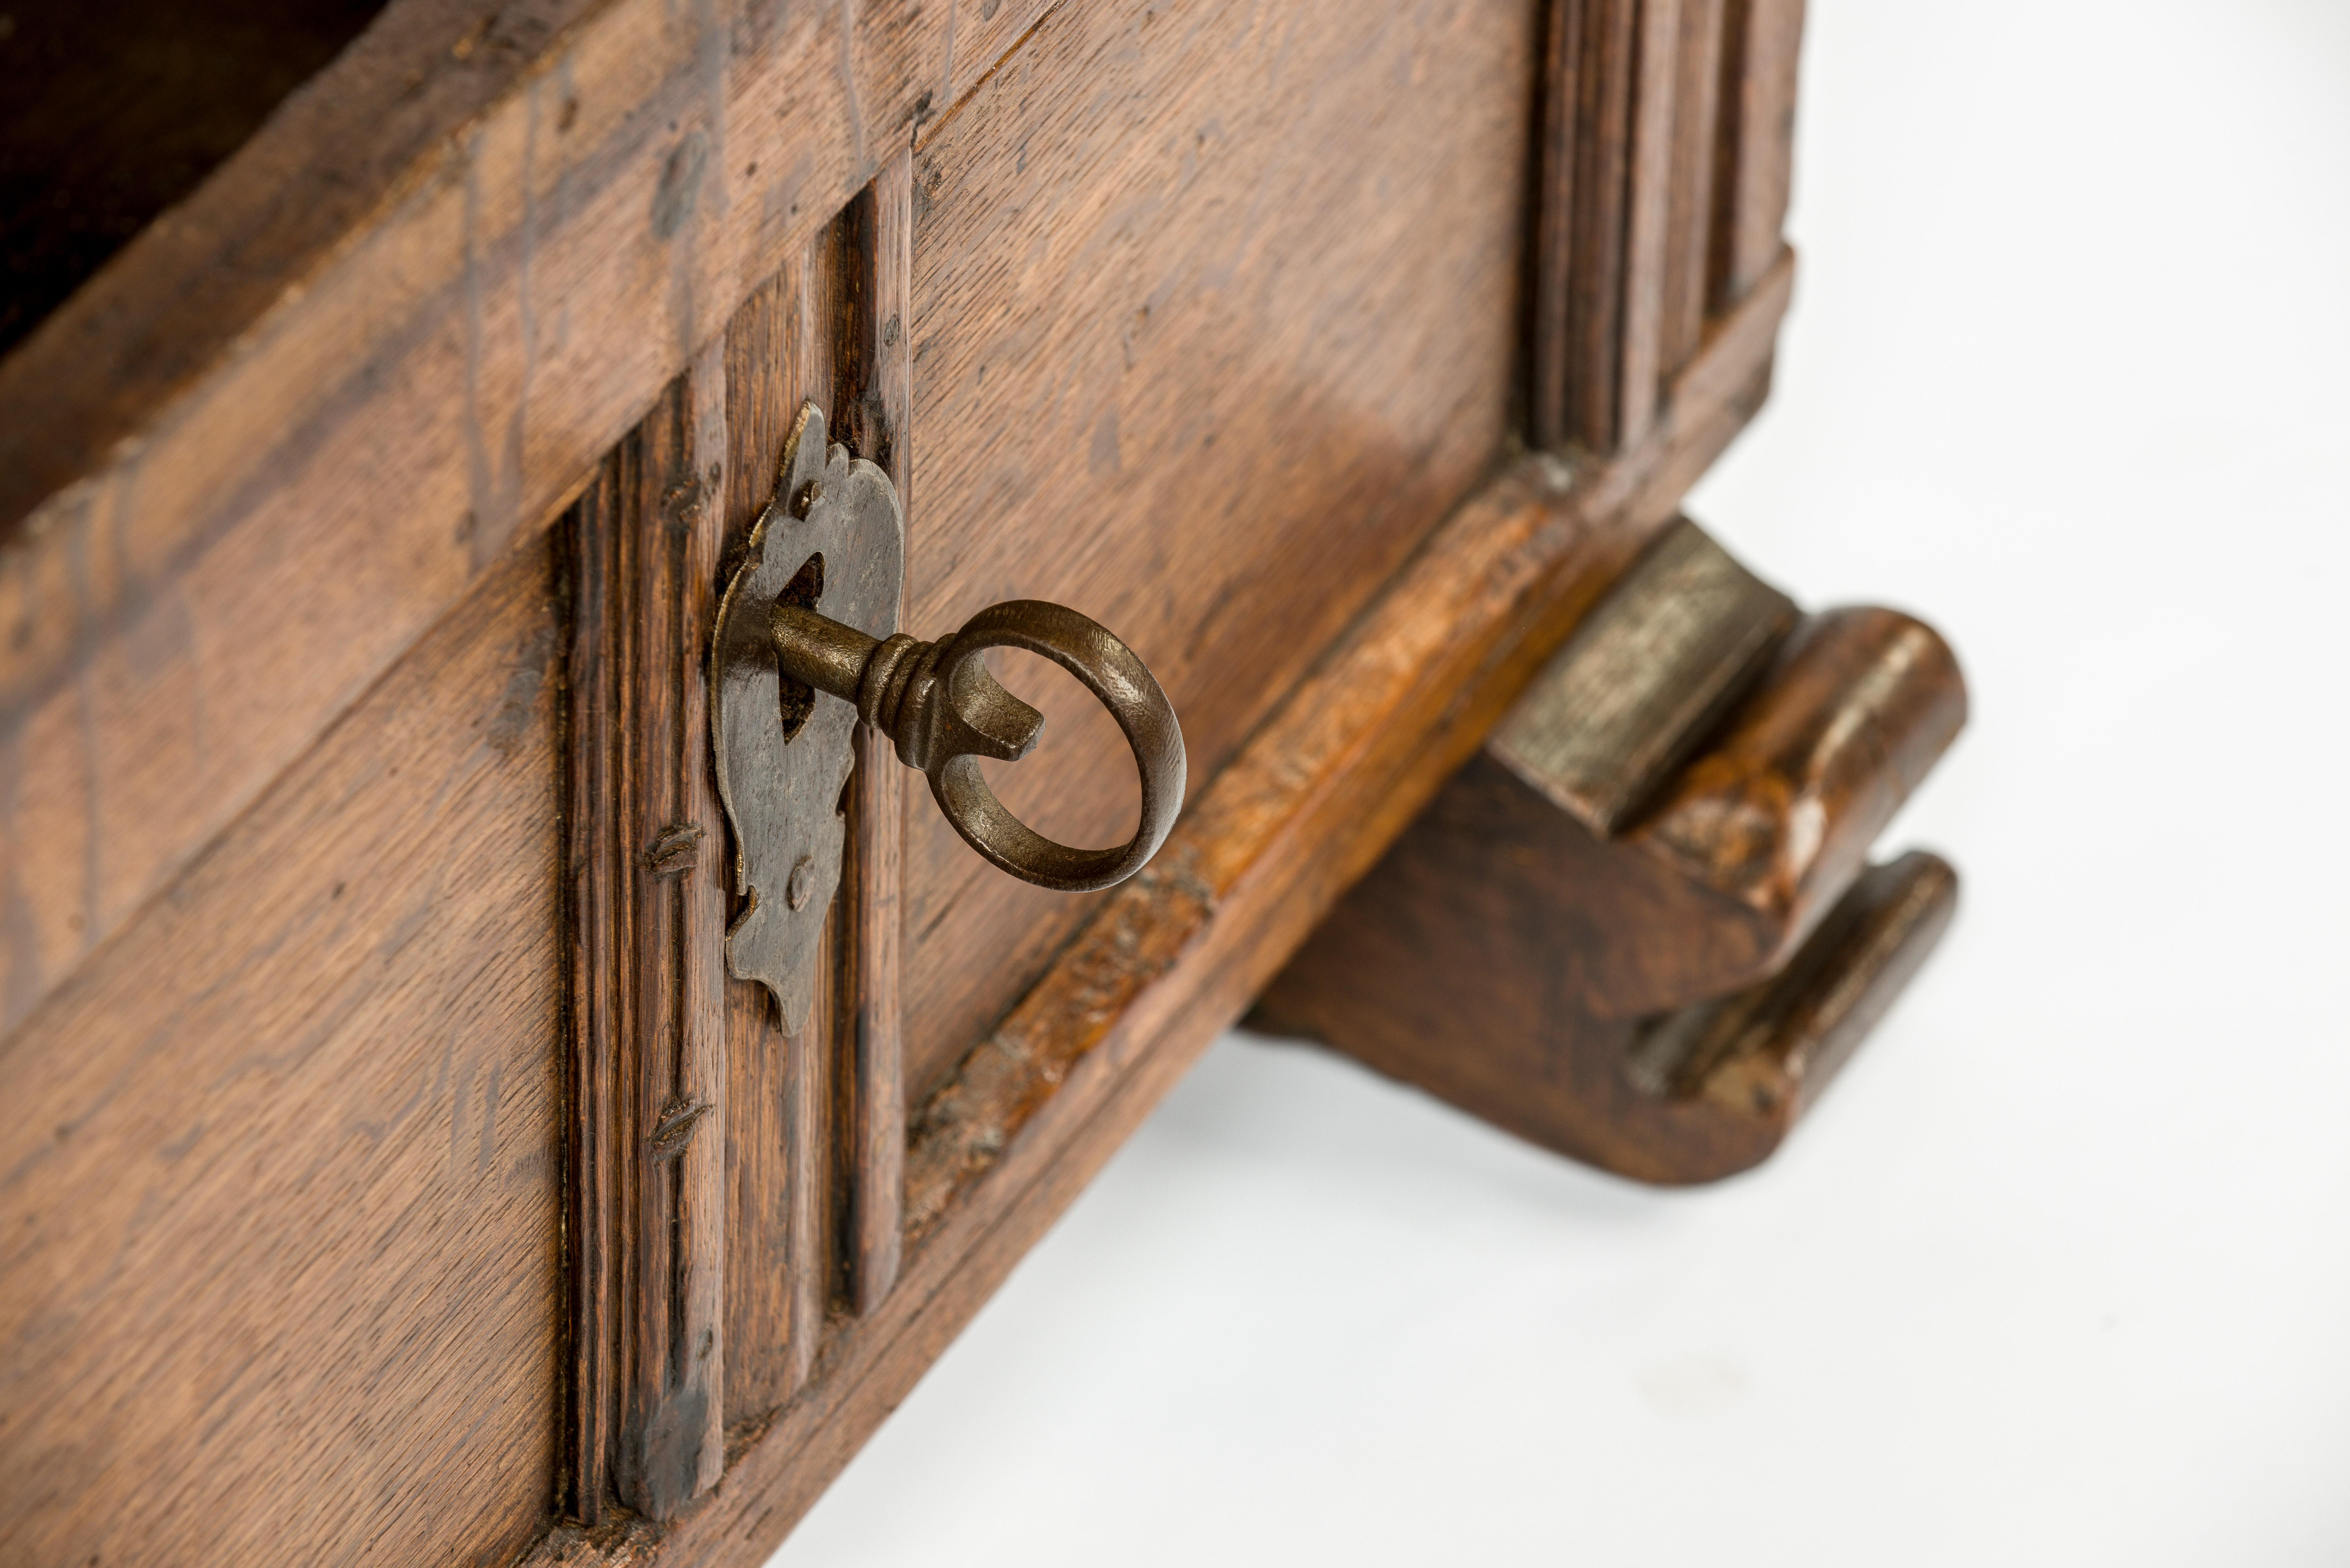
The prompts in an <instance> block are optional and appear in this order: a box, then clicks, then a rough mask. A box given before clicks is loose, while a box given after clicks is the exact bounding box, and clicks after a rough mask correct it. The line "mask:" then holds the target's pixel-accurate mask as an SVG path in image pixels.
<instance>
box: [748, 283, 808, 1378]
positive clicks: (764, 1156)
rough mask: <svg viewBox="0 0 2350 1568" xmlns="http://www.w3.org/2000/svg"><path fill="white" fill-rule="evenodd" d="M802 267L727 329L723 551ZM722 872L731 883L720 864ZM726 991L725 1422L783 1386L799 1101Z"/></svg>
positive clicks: (790, 406) (770, 415)
mask: <svg viewBox="0 0 2350 1568" xmlns="http://www.w3.org/2000/svg"><path fill="white" fill-rule="evenodd" d="M804 271H805V269H804V267H801V266H796V265H795V266H791V267H786V268H785V269H784V270H783V271H782V272H780V273H778V274H777V275H775V276H774V277H772V278H770V279H768V280H767V281H766V282H765V283H764V284H762V285H760V286H759V287H758V288H756V289H754V291H753V292H752V294H751V296H750V298H749V299H748V300H746V301H744V303H743V306H742V308H741V309H740V310H738V311H736V312H735V314H734V317H733V320H732V321H730V322H729V323H728V324H727V328H726V339H725V341H726V410H727V412H726V425H727V445H728V460H729V461H728V469H727V487H726V544H727V547H728V548H729V550H730V551H731V550H733V549H736V548H739V547H740V546H741V545H743V542H744V540H745V539H746V538H747V537H748V536H749V535H750V532H751V525H752V523H753V522H754V520H755V519H756V518H757V516H758V514H759V512H760V509H761V508H762V507H764V506H765V505H766V504H767V502H768V500H769V499H770V497H771V496H772V495H773V493H774V492H775V475H776V471H777V467H778V464H779V463H780V462H781V460H782V455H783V449H784V440H785V436H786V435H787V434H788V433H789V431H790V430H791V421H792V419H793V416H794V415H795V412H796V411H797V410H798V408H799V403H800V398H801V396H802V391H801V385H800V374H801V372H800V369H799V367H800V365H801V362H802V359H803V358H804V350H803V348H802V347H801V345H802V344H803V343H804V342H805V340H806V335H807V334H806V325H805V324H804V323H803V321H802V319H801V311H800V300H801V295H802V293H803V277H802V275H803V273H804ZM728 854H729V856H730V857H731V856H732V854H733V850H732V846H729V849H728ZM728 865H729V867H730V873H729V874H730V877H731V867H732V865H733V862H732V859H731V858H730V859H729V862H728ZM730 891H731V882H730ZM726 985H727V994H728V1014H729V1017H728V1027H727V1039H726V1054H727V1065H726V1072H727V1089H728V1096H729V1097H728V1102H727V1118H726V1192H727V1228H726V1242H727V1262H726V1345H727V1353H726V1410H727V1420H728V1422H729V1423H730V1424H733V1423H735V1422H740V1421H744V1420H752V1421H755V1420H758V1419H760V1418H761V1417H764V1416H765V1415H766V1414H767V1413H768V1412H770V1411H772V1410H774V1409H775V1408H776V1407H778V1406H780V1405H782V1404H783V1402H784V1401H785V1399H787V1398H788V1397H790V1395H791V1390H792V1388H793V1386H794V1381H793V1377H792V1367H791V1349H792V1345H793V1336H792V1312H791V1298H792V1277H791V1272H790V1267H789V1263H788V1262H787V1260H788V1259H789V1258H790V1256H791V1255H792V1254H791V1234H792V1226H791V1205H792V1199H793V1194H794V1191H795V1188H794V1184H793V1174H792V1172H793V1168H792V1163H791V1156H792V1151H793V1149H794V1148H795V1147H796V1146H795V1142H794V1139H795V1136H798V1137H805V1129H804V1128H803V1129H802V1130H801V1132H800V1133H799V1134H797V1135H795V1132H794V1130H793V1126H792V1120H793V1117H792V1112H793V1109H794V1107H795V1106H796V1105H797V1104H798V1100H799V1096H796V1095H795V1093H794V1092H793V1089H794V1085H793V1084H792V1083H791V1079H790V1069H791V1065H792V1063H791V1059H790V1050H789V1046H788V1044H787V1042H786V1041H785V1036H784V1033H783V1027H782V1024H781V1023H780V1021H778V1020H777V1018H776V1017H775V999H774V998H773V997H771V996H769V995H768V994H767V991H766V988H765V987H764V986H762V985H760V984H758V983H757V982H756V981H741V980H733V979H729V980H728V981H727V982H726ZM818 1005H819V1006H821V1005H822V1003H821V1002H819V1004H818Z"/></svg>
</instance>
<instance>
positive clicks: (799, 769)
mask: <svg viewBox="0 0 2350 1568" xmlns="http://www.w3.org/2000/svg"><path fill="white" fill-rule="evenodd" d="M904 560H905V520H904V517H903V515H902V514H900V512H899V507H898V492H897V490H896V488H895V487H894V486H893V485H891V484H890V483H889V475H888V474H886V473H884V472H882V471H881V470H880V469H879V468H877V467H875V466H874V465H873V464H872V463H869V462H866V461H865V460H864V459H862V458H856V457H851V456H850V455H849V454H848V449H847V448H846V447H842V446H833V445H829V444H828V443H827V440H826V434H825V422H824V414H823V413H822V411H821V410H818V409H817V408H816V406H815V405H814V404H812V403H811V404H806V405H804V406H803V407H802V408H801V410H800V415H799V419H798V421H797V422H796V423H795V424H794V426H793V428H792V433H791V438H790V439H789V440H788V441H786V442H785V446H784V460H783V478H782V481H781V483H780V484H779V485H778V487H777V489H776V492H775V498H774V499H773V500H772V501H770V502H769V503H768V504H767V507H766V510H765V511H764V512H763V513H761V514H759V520H758V522H757V523H756V524H754V525H753V527H752V530H751V538H750V543H749V545H748V546H747V548H746V551H745V554H744V556H743V562H742V564H741V566H738V567H736V568H735V571H734V574H733V579H732V580H731V581H729V582H728V584H727V585H726V596H725V597H724V598H723V600H721V601H720V604H719V607H718V630H717V636H716V638H715V639H714V641H713V642H712V648H711V656H710V662H711V681H710V683H711V690H712V692H713V694H714V697H715V701H713V702H712V705H711V729H712V742H713V744H714V747H715V750H716V752H717V762H718V796H719V799H720V800H721V801H722V802H723V804H724V805H725V808H726V820H727V825H728V826H730V827H732V828H733V834H734V890H735V891H736V892H737V893H739V894H741V895H743V898H744V899H745V902H744V904H743V911H742V913H741V914H740V915H739V916H737V917H736V919H735V920H734V924H733V928H732V929H729V930H728V931H727V933H726V967H727V968H728V970H730V971H732V972H733V974H734V976H735V977H736V978H737V979H739V980H755V981H760V982H762V983H763V984H764V985H765V986H766V988H767V989H768V990H769V991H771V992H774V993H775V1002H776V1004H777V1005H778V1006H779V1007H780V1008H781V1009H782V1011H783V1023H784V1027H785V1029H786V1030H788V1031H790V1032H791V1033H798V1032H799V1031H800V1030H801V1029H802V1028H804V1027H805V1026H806V1023H807V1018H808V1010H809V1009H810V1008H811V1007H812V1006H814V1005H815V1002H816V945H817V943H818V941H819V940H821V938H822V937H823V935H824V929H825V922H826V919H827V912H828V911H829V909H830V908H831V904H832V895H833V891H834V889H835V888H837V887H838V886H839V885H840V867H841V856H842V851H843V848H844V846H845V843H846V839H847V823H846V822H845V821H844V819H843V818H842V815H841V803H842V797H841V792H842V789H843V787H844V786H845V785H846V784H847V782H848V774H849V769H850V767H851V766H852V764H853V762H854V754H853V752H852V749H851V746H850V738H851V735H852V733H853V732H854V731H855V729H856V727H857V711H856V709H855V708H853V707H852V706H850V705H849V704H848V703H847V702H843V701H837V700H836V699H834V698H831V697H827V696H825V695H823V694H821V693H818V692H816V691H811V690H809V688H807V687H806V686H803V685H801V684H800V683H799V682H797V681H793V682H790V685H789V689H788V690H787V689H786V686H785V680H784V678H783V675H782V673H781V671H780V670H778V668H777V666H776V661H775V639H774V634H773V632H772V631H771V630H770V627H769V612H770V610H771V608H772V607H773V606H774V605H775V601H776V600H777V599H779V598H782V597H785V595H786V594H789V595H790V597H791V598H792V601H793V602H795V603H799V604H804V605H806V606H807V607H809V608H811V609H816V610H819V611H821V612H822V613H824V614H825V615H827V616H830V617H831V618H833V619H835V620H837V621H839V622H841V623H842V624H843V625H846V626H853V627H855V628H857V629H858V630H859V631H862V632H864V633H866V634H867V635H868V636H869V637H875V638H886V637H888V636H889V635H890V634H891V633H893V632H895V631H896V630H897V629H898V617H899V613H900V607H901V605H900V601H901V598H902V596H903V593H904V583H905V572H904ZM804 574H805V575H804ZM811 590H813V591H812V592H811Z"/></svg>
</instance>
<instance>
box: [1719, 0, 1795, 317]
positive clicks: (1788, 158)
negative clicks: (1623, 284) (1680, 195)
mask: <svg viewBox="0 0 2350 1568" xmlns="http://www.w3.org/2000/svg"><path fill="white" fill-rule="evenodd" d="M1803 35H1804V0H1729V8H1728V16H1727V20H1726V26H1725V27H1724V30H1723V46H1722V89H1721V130H1720V141H1719V148H1720V151H1719V156H1720V164H1719V166H1718V169H1717V171H1716V174H1715V186H1716V194H1715V198H1714V201H1715V208H1714V224H1713V247H1712V250H1713V254H1712V267H1711V272H1712V281H1711V295H1712V304H1711V308H1712V311H1713V312H1714V313H1715V314H1719V313H1721V311H1724V310H1727V309H1729V308H1730V307H1731V306H1733V305H1735V304H1737V303H1738V302H1739V301H1740V300H1742V299H1743V298H1745V297H1746V295H1747V292H1748V291H1749V290H1750V289H1752V287H1753V286H1755V284H1756V283H1757V282H1759V281H1761V279H1762V278H1763V275H1764V274H1765V273H1767V272H1769V271H1770V269H1771V265H1772V264H1773V262H1775V261H1777V260H1778V259H1779V252H1780V250H1781V249H1782V248H1783V241H1782V240H1781V238H1780V231H1781V229H1782V228H1783V226H1784V225H1785V223H1786V217H1787V194H1788V188H1789V176H1790V174H1791V172H1792V171H1793V169H1794V152H1795V66H1796V57H1797V54H1798V52H1799V51H1800V49H1801V47H1802V44H1803Z"/></svg>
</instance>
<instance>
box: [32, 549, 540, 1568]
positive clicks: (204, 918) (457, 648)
mask: <svg viewBox="0 0 2350 1568" xmlns="http://www.w3.org/2000/svg"><path fill="white" fill-rule="evenodd" d="M551 599H552V595H551V579H550V575H549V567H548V562H547V558H546V550H545V549H544V548H542V547H537V546H534V547H533V548H530V549H528V550H525V551H523V552H519V553H518V554H517V555H515V556H513V557H510V558H509V559H508V560H507V561H505V562H504V564H502V565H501V566H498V567H497V568H496V569H495V570H494V571H493V572H492V573H491V575H490V576H488V577H487V578H486V579H485V580H484V583H483V585H482V587H481V588H480V589H479V590H478V591H477V592H476V593H475V594H474V595H473V597H472V598H471V599H469V600H468V601H467V602H466V603H465V604H464V605H463V607H460V608H459V609H458V610H457V611H456V612H455V613H454V614H453V615H452V617H451V618H449V619H448V620H447V621H445V622H444V623H443V624H442V625H441V626H440V627H438V628H435V629H434V630H433V631H432V633H431V634H430V635H429V636H428V637H427V639H425V641H424V642H423V643H422V645H421V646H420V648H419V649H418V650H417V651H416V652H415V653H414V654H413V655H412V656H411V658H410V659H407V660H406V661H405V662H403V663H402V664H401V665H400V668H399V669H398V670H395V671H393V672H392V673H391V675H390V676H389V677H388V678H387V679H386V680H385V681H384V682H383V683H382V684H381V685H380V687H378V688H377V690H376V691H373V692H372V693H370V694H369V696H368V697H367V698H366V699H365V700H364V701H361V702H360V703H359V706H358V707H357V708H356V709H355V710H354V711H352V712H351V713H349V714H348V715H347V716H346V718H345V720H344V722H342V723H341V724H340V725H339V726H338V727H337V728H336V729H335V730H334V731H332V732H329V734H328V736H327V738H326V739H325V740H324V741H323V742H321V743H320V745H319V746H318V747H317V750H315V751H314V752H313V753H311V754H310V755H309V756H307V757H306V758H305V759H304V760H303V761H302V762H301V763H298V764H297V765H296V767H295V768H294V769H293V770H292V771H290V772H289V773H288V774H286V777H284V778H283V779H281V780H279V781H278V783H277V784H276V785H275V786H274V787H273V788H272V789H271V790H270V791H269V792H268V793H267V794H265V795H264V796H263V797H262V799H261V800H260V801H259V802H257V803H256V804H255V806H254V808H253V810H252V811H250V812H249V813H247V814H246V815H244V817H242V818H241V819H239V820H238V821H237V822H236V823H235V824H234V826H232V827H231V828H230V829H229V831H228V832H227V834H226V835H225V836H224V837H223V838H222V839H221V841H220V842H219V843H217V844H215V845H214V846H213V847H212V848H211V849H210V850H209V851H207V852H206V854H205V856H204V857H203V858H202V859H201V860H199V861H198V862H197V863H196V864H195V865H194V866H193V867H191V868H190V870H189V871H188V873H187V874H186V875H185V876H184V877H182V878H181V879H180V880H179V881H178V882H177V883H176V884H175V885H174V886H173V887H172V888H170V889H169V890H167V891H166V892H165V893H164V894H163V896H162V897H161V898H160V899H158V900H157V901H156V902H155V903H153V904H152V905H151V906H150V907H149V908H148V909H146V910H145V911H143V912H142V913H141V914H140V915H139V916H137V917H136V918H134V919H132V920H131V921H130V923H129V924H128V925H126V926H125V927H124V929H122V930H121V931H120V932H119V933H118V934H117V935H116V937H115V938H114V940H112V941H111V942H109V944H108V945H107V946H106V947H105V948H104V949H102V950H100V951H99V954H98V955H97V957H96V958H95V959H94V960H93V961H91V962H90V963H89V964H88V966H87V967H86V968H85V969H84V970H83V971H81V972H80V973H79V974H78V976H77V977H76V978H75V979H74V980H73V981H70V982H68V984H67V985H66V986H64V987H63V988H61V989H60V990H59V991H58V992H57V993H56V994H55V995H54V996H52V997H51V998H50V999H49V1001H48V1002H47V1003H45V1004H44V1005H43V1006H42V1007H41V1008H40V1009H39V1010H38V1011H37V1012H35V1013H34V1014H33V1015H32V1016H31V1017H30V1018H28V1019H27V1020H26V1022H25V1023H24V1024H23V1025H22V1026H20V1027H19V1028H18V1029H17V1030H16V1032H15V1033H13V1034H11V1035H10V1036H9V1037H8V1039H7V1040H6V1042H5V1044H0V1101H5V1104H6V1105H7V1106H8V1107H9V1115H7V1116H5V1117H0V1279H5V1282H6V1288H5V1290H0V1391H5V1396H4V1397H0V1467H5V1469H6V1471H7V1473H8V1474H9V1475H10V1476H11V1477H12V1478H14V1479H13V1480H12V1482H11V1484H10V1485H9V1486H8V1487H7V1488H6V1489H5V1491H0V1562H7V1563H264V1562H280V1561H288V1560H292V1559H298V1560H300V1561H303V1562H319V1563H324V1562H341V1561H359V1560H361V1559H365V1560H367V1561H370V1562H383V1563H419V1564H421V1563H472V1562H475V1561H482V1560H489V1561H494V1560H497V1558H499V1557H500V1556H501V1555H502V1554H503V1553H504V1552H511V1551H514V1550H518V1549H519V1548H521V1547H522V1546H523V1545H525V1543H526V1542H528V1540H529V1539H530V1536H531V1533H532V1532H533V1531H534V1530H536V1528H537V1527H538V1526H539V1525H540V1524H541V1523H542V1522H543V1521H544V1520H545V1518H546V1512H547V1509H548V1506H549V1504H550V1502H551V1501H552V1499H553V1496H554V1490H555V1468H556V1466H555V1439H556V1432H557V1430H558V1428H559V1425H560V1420H561V1403H560V1396H559V1386H558V1383H557V1370H558V1356H559V1354H560V1350H561V1341H562V1324H563V1319H564V1303H563V1296H562V1288H561V1287H562V1273H561V1269H560V1257H559V1253H560V1248H561V1245H562V1237H561V1200H562V1191H563V1188H562V1182H561V1158H562V1143H561V1136H560V1127H559V1118H560V1110H561V1098H562V1096H561V1086H560V1081H559V1078H558V1068H559V1062H560V1056H559V1053H558V1051H557V1049H556V1042H557V1041H558V1039H559V1038H560V1023H559V1018H558V991H557V984H556V977H557V959H556V933H557V929H558V926H557V920H556V906H557V888H558V882H557V868H556V858H557V855H556V845H557V822H556V772H555V764H554V755H553V750H552V735H551V724H550V718H549V715H550V711H551V704H552V700H553V696H554V689H555V687H556V684H557V683H558V679H559V669H558V657H557V656H558V647H557V637H556V607H555V606H554V604H553V603H552V602H551ZM319 635H325V633H324V632H321V633H320V634H319ZM289 1553H290V1554H291V1557H290V1558H289V1555H288V1554H289Z"/></svg>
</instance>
